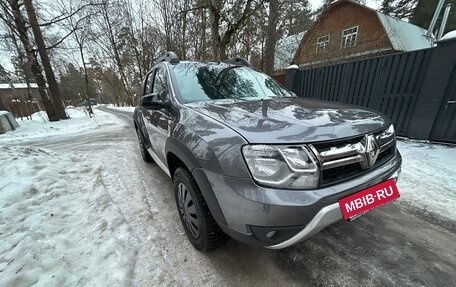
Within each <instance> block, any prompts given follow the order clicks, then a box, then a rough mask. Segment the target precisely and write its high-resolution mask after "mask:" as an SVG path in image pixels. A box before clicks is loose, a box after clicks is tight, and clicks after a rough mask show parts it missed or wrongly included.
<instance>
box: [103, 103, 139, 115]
mask: <svg viewBox="0 0 456 287" xmlns="http://www.w3.org/2000/svg"><path fill="white" fill-rule="evenodd" d="M106 107H107V108H109V109H113V110H118V111H126V112H132V113H133V112H134V111H135V108H136V107H116V106H114V105H113V104H109V105H106Z"/></svg>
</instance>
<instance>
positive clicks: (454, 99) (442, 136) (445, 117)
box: [431, 66, 456, 143]
mask: <svg viewBox="0 0 456 287" xmlns="http://www.w3.org/2000/svg"><path fill="white" fill-rule="evenodd" d="M432 130H433V132H432V135H431V139H432V140H435V141H444V142H451V143H456V66H455V67H454V68H453V72H452V74H451V80H450V85H448V88H447V90H446V92H445V97H444V99H443V101H442V104H441V105H440V110H439V113H438V116H437V119H436V121H435V123H434V127H433V129H432Z"/></svg>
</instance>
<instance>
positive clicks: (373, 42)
mask: <svg viewBox="0 0 456 287" xmlns="http://www.w3.org/2000/svg"><path fill="white" fill-rule="evenodd" d="M425 34H426V30H425V29H423V28H420V27H418V26H416V25H413V24H410V23H408V22H405V21H402V20H399V19H397V18H394V17H391V16H388V15H385V14H383V13H381V12H378V11H376V10H374V9H371V8H369V7H366V6H364V5H361V4H358V3H356V2H353V1H350V0H339V1H336V2H334V3H332V4H331V5H330V6H329V7H328V8H327V9H326V10H325V11H323V12H322V13H321V14H320V16H319V17H318V19H317V20H316V21H315V23H314V24H313V26H312V27H311V28H310V29H309V31H308V32H307V33H306V34H305V35H304V37H303V38H302V41H301V43H300V45H299V47H298V49H297V51H296V53H295V56H294V59H293V61H294V62H295V63H296V64H298V65H299V66H300V67H315V66H321V65H326V64H330V63H338V62H345V61H347V60H354V59H360V58H367V57H372V56H374V55H379V54H387V53H394V52H400V51H413V50H419V49H425V48H429V47H431V46H432V42H431V40H430V39H428V38H426V37H425V36H424V35H425Z"/></svg>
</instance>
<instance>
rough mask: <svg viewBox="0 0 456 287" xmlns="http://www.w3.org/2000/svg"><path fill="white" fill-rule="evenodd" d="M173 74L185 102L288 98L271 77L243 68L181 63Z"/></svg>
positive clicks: (218, 64)
mask: <svg viewBox="0 0 456 287" xmlns="http://www.w3.org/2000/svg"><path fill="white" fill-rule="evenodd" d="M173 71H174V74H175V77H176V81H177V86H178V88H179V91H180V94H181V96H182V98H183V99H184V100H185V101H186V102H195V101H208V100H217V99H245V100H257V99H268V98H277V97H291V96H292V95H291V94H290V93H289V92H288V91H287V90H286V89H285V88H283V87H282V86H281V85H280V84H278V83H277V82H276V81H275V80H274V79H272V78H271V77H269V76H267V75H265V74H263V73H260V72H257V71H255V70H253V69H251V68H248V67H244V66H234V65H228V64H220V63H214V64H203V63H181V64H178V65H175V66H174V68H173Z"/></svg>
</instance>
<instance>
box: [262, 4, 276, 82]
mask: <svg viewBox="0 0 456 287" xmlns="http://www.w3.org/2000/svg"><path fill="white" fill-rule="evenodd" d="M278 18H279V3H278V0H271V1H269V17H268V27H267V33H266V34H267V35H268V36H267V37H266V43H265V53H264V72H265V73H266V74H269V75H271V74H272V73H273V72H274V54H275V48H276V44H277V22H278Z"/></svg>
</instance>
